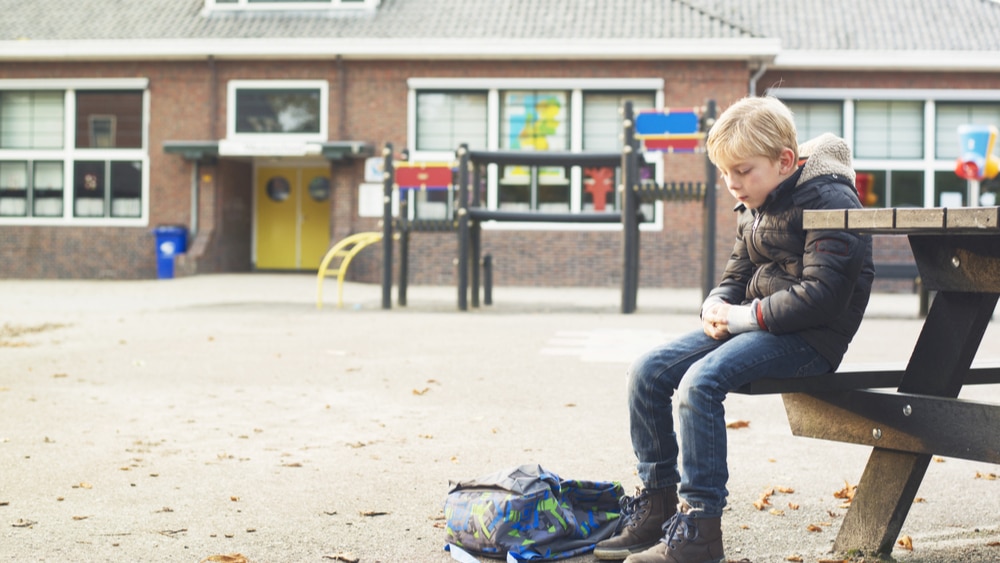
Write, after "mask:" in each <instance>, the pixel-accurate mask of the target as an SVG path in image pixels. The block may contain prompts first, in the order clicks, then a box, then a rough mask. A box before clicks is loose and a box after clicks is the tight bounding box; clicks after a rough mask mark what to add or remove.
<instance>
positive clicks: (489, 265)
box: [483, 254, 493, 305]
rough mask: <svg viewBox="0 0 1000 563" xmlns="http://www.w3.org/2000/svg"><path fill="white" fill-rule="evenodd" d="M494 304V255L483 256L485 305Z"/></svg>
mask: <svg viewBox="0 0 1000 563" xmlns="http://www.w3.org/2000/svg"><path fill="white" fill-rule="evenodd" d="M492 304H493V256H492V255H491V254H487V255H486V256H483V305H492Z"/></svg>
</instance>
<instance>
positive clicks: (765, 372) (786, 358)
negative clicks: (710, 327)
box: [628, 330, 830, 517]
mask: <svg viewBox="0 0 1000 563" xmlns="http://www.w3.org/2000/svg"><path fill="white" fill-rule="evenodd" d="M829 371H830V363H829V362H828V361H827V360H826V359H825V358H823V357H822V356H821V355H819V353H818V352H816V350H815V349H813V347H812V346H810V345H809V344H807V343H806V342H805V340H803V339H802V338H801V337H799V336H798V335H796V334H782V335H775V334H771V333H769V332H763V331H756V332H745V333H741V334H737V335H735V336H732V337H731V338H729V339H728V340H714V339H712V338H710V337H709V336H708V335H706V334H705V333H704V332H702V331H700V330H699V331H696V332H691V333H689V334H686V335H684V336H682V337H680V338H678V339H677V340H675V341H673V342H670V343H668V344H664V345H662V346H659V347H657V348H654V349H652V350H650V351H649V352H647V353H646V354H644V355H643V356H641V357H639V358H638V359H637V360H636V361H635V362H634V363H633V364H632V367H631V368H630V369H629V378H628V400H629V426H630V430H631V433H632V447H633V449H634V450H635V455H636V457H637V458H638V459H639V464H638V470H639V478H640V479H642V482H643V484H644V485H645V487H646V488H648V489H658V488H663V487H672V486H675V485H677V484H678V483H679V484H680V487H679V489H678V494H679V495H680V497H681V498H682V499H684V500H685V501H686V502H687V503H688V504H689V505H690V506H691V507H692V508H693V509H694V510H695V511H698V514H697V515H698V516H701V517H717V516H721V515H722V508H723V507H724V506H725V505H726V496H727V495H728V494H729V493H728V491H727V490H726V482H727V481H728V480H729V470H728V468H727V466H726V421H725V408H724V407H723V405H722V402H723V401H724V400H725V399H726V394H727V393H728V392H730V391H732V390H734V389H738V388H739V387H741V386H743V385H744V384H746V383H750V382H751V381H755V380H757V379H761V378H764V377H776V378H791V377H803V376H808V375H819V374H823V373H827V372H829ZM674 390H676V391H677V419H678V426H679V431H680V449H678V435H677V434H675V432H674V418H673V408H672V402H673V399H672V398H673V395H674ZM678 453H680V465H681V470H680V472H678V468H677V466H678V459H677V458H678Z"/></svg>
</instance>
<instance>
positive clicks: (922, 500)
mask: <svg viewBox="0 0 1000 563" xmlns="http://www.w3.org/2000/svg"><path fill="white" fill-rule="evenodd" d="M918 502H927V500H926V499H925V498H924V497H917V498H915V499H913V504H917V503H918Z"/></svg>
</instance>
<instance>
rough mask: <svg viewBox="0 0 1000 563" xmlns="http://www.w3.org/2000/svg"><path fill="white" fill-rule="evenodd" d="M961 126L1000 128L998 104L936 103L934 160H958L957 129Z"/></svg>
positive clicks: (999, 107)
mask: <svg viewBox="0 0 1000 563" xmlns="http://www.w3.org/2000/svg"><path fill="white" fill-rule="evenodd" d="M962 125H993V126H996V127H1000V104H992V103H977V104H967V103H954V102H941V103H938V104H937V111H936V113H935V123H934V131H935V143H934V147H935V150H934V156H935V157H936V158H949V159H953V158H958V155H959V152H960V150H961V147H960V145H959V141H958V128H959V126H962Z"/></svg>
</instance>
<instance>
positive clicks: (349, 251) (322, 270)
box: [316, 232, 382, 309]
mask: <svg viewBox="0 0 1000 563" xmlns="http://www.w3.org/2000/svg"><path fill="white" fill-rule="evenodd" d="M381 240H382V233H375V232H371V233H357V234H354V235H351V236H349V237H346V238H344V239H343V240H341V241H340V242H338V243H337V244H335V245H333V247H332V248H330V250H329V251H327V253H326V256H324V257H323V261H322V262H320V265H319V270H318V271H317V272H316V308H317V309H322V308H323V280H324V279H325V278H326V277H327V276H332V275H335V274H336V276H337V307H343V305H344V275H345V274H347V267H348V266H349V265H350V264H351V260H352V259H353V258H354V257H355V256H356V255H357V254H358V253H359V252H361V251H362V250H363V249H364V248H365V247H366V246H368V245H370V244H375V243H376V242H379V241H381ZM337 257H340V258H341V261H340V267H339V268H337V269H336V270H330V271H327V267H328V266H329V265H330V262H331V261H332V260H333V259H334V258H337Z"/></svg>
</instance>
